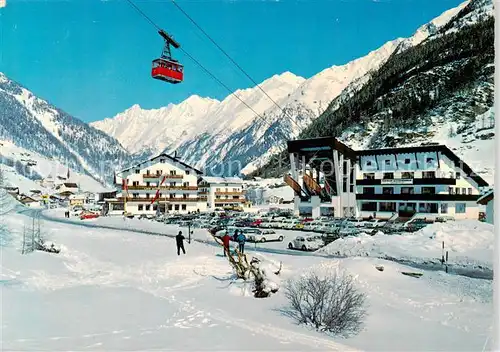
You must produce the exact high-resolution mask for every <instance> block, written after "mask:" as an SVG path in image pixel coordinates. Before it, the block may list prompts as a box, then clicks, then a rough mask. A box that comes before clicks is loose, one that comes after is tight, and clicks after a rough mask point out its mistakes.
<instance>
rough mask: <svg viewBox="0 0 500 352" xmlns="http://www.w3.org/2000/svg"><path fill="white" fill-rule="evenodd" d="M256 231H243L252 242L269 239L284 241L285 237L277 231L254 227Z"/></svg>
mask: <svg viewBox="0 0 500 352" xmlns="http://www.w3.org/2000/svg"><path fill="white" fill-rule="evenodd" d="M252 230H254V231H252V232H250V233H248V232H245V231H243V233H244V234H245V236H246V237H247V240H248V241H250V242H267V241H280V242H281V241H283V239H284V237H283V235H281V234H278V233H276V232H275V231H274V230H260V229H252Z"/></svg>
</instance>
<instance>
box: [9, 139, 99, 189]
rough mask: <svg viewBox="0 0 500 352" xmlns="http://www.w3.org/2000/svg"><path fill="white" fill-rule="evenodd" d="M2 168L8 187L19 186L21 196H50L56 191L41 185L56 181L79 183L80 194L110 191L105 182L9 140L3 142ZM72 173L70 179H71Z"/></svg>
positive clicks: (58, 182) (55, 182) (57, 182)
mask: <svg viewBox="0 0 500 352" xmlns="http://www.w3.org/2000/svg"><path fill="white" fill-rule="evenodd" d="M0 168H1V172H2V178H3V180H2V182H3V185H1V186H5V187H18V188H19V192H20V193H25V194H29V193H30V192H31V191H32V190H39V191H42V192H43V193H48V194H51V193H53V190H51V189H49V188H46V187H44V186H43V185H42V182H40V181H41V180H43V179H50V180H53V182H54V184H60V183H63V182H72V183H76V184H77V185H78V186H79V189H80V190H81V191H88V192H104V191H106V190H108V188H106V187H105V186H104V185H102V183H100V182H99V181H97V180H96V179H94V178H93V177H91V176H89V175H87V174H81V173H78V172H75V171H73V170H69V172H68V166H67V165H65V164H63V163H61V162H58V161H57V160H54V159H51V158H47V157H46V156H44V155H42V154H39V153H36V152H32V151H29V150H26V149H24V148H20V147H18V146H16V145H15V144H13V143H12V142H9V141H2V140H0ZM68 173H69V178H68Z"/></svg>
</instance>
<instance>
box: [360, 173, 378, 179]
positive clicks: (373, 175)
mask: <svg viewBox="0 0 500 352" xmlns="http://www.w3.org/2000/svg"><path fill="white" fill-rule="evenodd" d="M363 178H364V179H365V180H374V179H375V173H373V172H365V173H364V174H363Z"/></svg>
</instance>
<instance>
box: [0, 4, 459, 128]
mask: <svg viewBox="0 0 500 352" xmlns="http://www.w3.org/2000/svg"><path fill="white" fill-rule="evenodd" d="M177 2H178V4H179V5H180V6H182V7H183V8H184V10H185V11H186V12H187V13H188V14H189V15H190V16H191V17H193V18H194V19H195V20H196V21H197V22H198V24H199V25H200V26H201V27H202V28H203V29H204V30H205V31H206V32H208V33H209V34H210V35H211V36H212V38H214V40H215V41H216V42H217V43H218V44H219V45H221V46H222V47H223V48H224V49H225V50H226V51H227V52H228V53H229V55H230V56H231V57H232V58H233V59H234V60H235V61H236V62H238V64H239V65H240V66H242V67H243V68H244V69H245V70H246V71H247V72H248V73H249V74H250V76H252V78H253V79H254V80H256V81H257V82H261V81H263V80H265V79H266V78H269V77H270V76H272V75H274V74H276V73H282V72H285V71H291V72H293V73H294V74H297V75H300V76H303V77H305V78H308V77H311V76H312V75H314V74H315V73H318V72H319V71H321V70H323V69H325V68H327V67H330V66H333V65H340V64H344V63H347V62H349V61H350V60H352V59H355V58H357V57H360V56H363V55H365V54H367V53H368V52H369V51H371V50H374V49H376V48H378V47H380V46H381V45H382V44H384V43H385V42H387V41H389V40H392V39H395V38H397V37H408V36H410V35H412V34H413V32H414V31H415V30H416V29H417V28H418V27H419V26H420V25H422V24H424V23H426V22H428V21H429V20H431V19H433V18H434V17H436V16H438V15H440V14H441V13H442V12H443V11H445V10H447V9H449V8H452V7H455V6H457V5H458V4H460V3H461V2H462V0H392V1H391V0H376V1H368V0H343V1H341V0H280V1H259V0H255V1H250V0H232V1H223V0H200V1H198V0H190V1H188V0H178V1H177ZM135 3H136V4H137V5H138V6H139V7H140V8H141V9H142V10H143V11H144V12H145V13H146V14H148V15H149V16H150V17H151V18H152V19H153V20H154V21H155V22H156V23H157V24H158V25H160V26H161V27H162V28H164V29H165V30H166V31H167V32H169V33H171V34H172V35H173V36H174V37H175V39H177V40H178V41H179V42H180V43H181V45H182V46H183V48H184V49H185V50H186V51H187V52H188V53H189V54H191V55H192V56H194V57H195V58H196V59H197V60H199V61H200V62H201V63H202V64H203V65H204V66H205V67H207V68H208V69H209V70H210V71H211V72H212V73H213V74H214V75H216V76H217V77H218V78H219V79H220V80H221V81H223V82H224V83H225V84H226V85H227V86H229V87H230V88H232V89H238V88H248V87H251V86H253V84H252V82H251V81H249V80H248V78H246V77H245V76H244V75H243V74H242V73H241V72H239V71H238V70H237V68H236V67H234V66H233V65H232V63H231V62H230V61H229V60H228V59H227V58H225V57H224V55H223V54H222V53H220V52H219V51H218V49H217V48H216V47H215V46H214V45H213V44H212V43H210V42H209V41H208V39H206V38H205V37H204V36H203V34H202V33H201V32H200V31H199V30H198V29H197V28H196V27H195V26H194V25H193V24H192V23H191V22H189V20H188V19H187V18H186V17H185V16H184V15H183V14H182V13H181V12H180V11H179V10H178V9H177V8H175V6H174V5H173V4H172V3H171V2H170V1H169V0H136V1H135ZM162 45H163V42H162V39H161V37H160V36H159V35H158V34H157V33H156V30H155V29H154V28H153V27H152V25H151V24H150V23H149V22H147V21H146V20H145V19H144V18H143V17H141V16H140V15H139V14H138V13H137V12H136V10H134V9H133V8H132V7H131V6H130V5H129V4H128V3H127V2H126V1H125V0H108V1H99V0H69V1H62V0H26V1H22V0H7V6H6V7H5V8H2V9H0V50H1V51H0V71H1V72H4V73H5V74H6V75H7V76H8V77H9V78H11V79H13V80H15V81H17V82H19V83H21V84H22V85H24V86H25V87H27V88H28V89H30V90H31V91H33V93H34V94H36V95H38V96H40V97H42V98H44V99H46V100H48V101H49V102H50V103H52V104H54V105H56V106H57V107H59V108H61V109H63V110H65V111H67V112H68V113H70V114H72V115H73V116H75V117H77V118H80V119H82V120H84V121H87V122H90V121H95V120H100V119H103V118H105V117H112V116H114V115H115V114H117V113H119V112H121V111H123V110H125V109H127V108H129V107H130V106H132V105H133V104H139V105H141V106H142V107H143V108H158V107H161V106H166V105H168V104H169V103H179V102H181V101H182V100H184V99H186V98H187V97H189V96H190V95H192V94H198V95H200V96H210V97H214V98H217V99H223V98H224V97H225V96H227V95H228V92H227V90H225V88H223V87H221V86H220V85H219V84H218V83H217V82H215V81H214V80H213V79H212V78H211V77H209V76H208V75H207V74H206V73H205V72H204V71H203V70H201V69H200V68H199V67H198V66H197V65H196V64H195V63H194V62H192V61H190V59H189V58H187V57H185V56H184V55H183V54H182V53H180V52H175V53H174V56H175V57H176V58H177V59H179V60H180V61H181V62H182V63H184V65H185V82H184V83H182V84H178V85H171V84H167V83H164V82H161V81H157V80H154V79H152V78H151V77H150V69H151V60H153V59H154V58H156V57H158V56H159V55H160V53H161V49H162Z"/></svg>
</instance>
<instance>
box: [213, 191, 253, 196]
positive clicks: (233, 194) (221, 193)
mask: <svg viewBox="0 0 500 352" xmlns="http://www.w3.org/2000/svg"><path fill="white" fill-rule="evenodd" d="M214 193H215V195H216V196H242V195H244V194H245V192H243V191H240V192H217V191H216V192H214Z"/></svg>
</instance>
